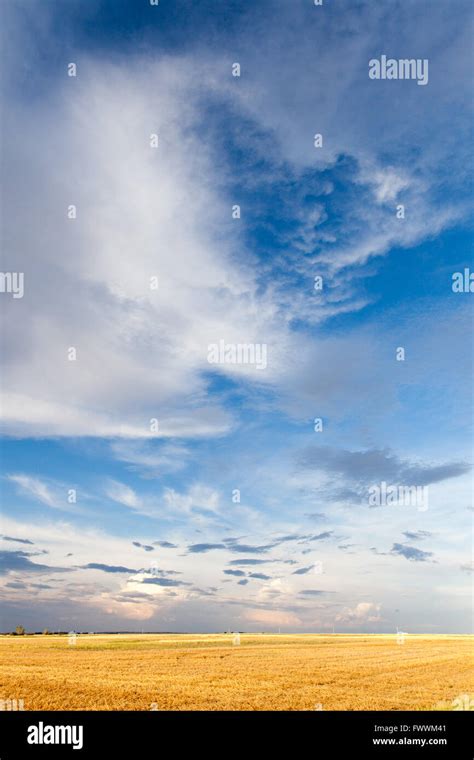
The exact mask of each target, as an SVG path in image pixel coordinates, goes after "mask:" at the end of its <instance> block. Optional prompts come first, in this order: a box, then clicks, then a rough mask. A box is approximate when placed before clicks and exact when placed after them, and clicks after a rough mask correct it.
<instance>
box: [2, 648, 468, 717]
mask: <svg viewBox="0 0 474 760" xmlns="http://www.w3.org/2000/svg"><path fill="white" fill-rule="evenodd" d="M68 642H69V639H68V637H67V636H54V635H53V636H41V635H37V636H21V637H20V636H19V637H8V636H0V656H1V666H0V672H1V677H0V700H1V699H3V700H7V699H16V700H20V699H22V700H23V703H24V709H25V710H155V709H156V710H315V709H323V710H429V709H433V708H437V707H438V709H439V708H440V706H441V709H453V707H452V706H451V703H452V701H453V700H456V698H458V697H460V696H462V695H470V697H471V699H472V695H473V692H474V683H473V669H472V665H473V639H472V637H470V636H455V635H452V636H450V635H441V636H424V635H411V636H407V637H406V639H405V643H404V644H397V639H396V636H395V635H392V636H389V635H370V636H368V635H338V634H336V635H331V636H329V635H328V636H325V635H312V634H311V635H303V634H302V635H290V636H287V635H283V634H282V635H270V634H242V635H241V639H240V642H241V643H240V645H234V644H233V643H232V642H233V636H232V635H225V634H221V635H219V634H216V635H207V634H197V635H190V634H183V635H176V634H166V635H161V634H145V635H125V634H116V635H102V634H96V635H83V636H82V635H78V636H77V639H76V643H75V644H74V645H72V644H69V643H68ZM464 700H465V697H464ZM471 704H472V702H471Z"/></svg>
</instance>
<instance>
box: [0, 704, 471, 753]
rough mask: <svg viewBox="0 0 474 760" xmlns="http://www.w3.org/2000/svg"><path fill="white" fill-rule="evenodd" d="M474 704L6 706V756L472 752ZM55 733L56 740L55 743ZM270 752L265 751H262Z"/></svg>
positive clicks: (2, 735)
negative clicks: (408, 708) (374, 707)
mask: <svg viewBox="0 0 474 760" xmlns="http://www.w3.org/2000/svg"><path fill="white" fill-rule="evenodd" d="M472 718H473V715H472V713H470V712H461V711H460V712H456V711H441V712H324V711H321V712H318V711H314V712H154V711H150V712H33V711H27V712H0V760H17V759H18V758H22V757H24V756H25V755H26V756H27V757H35V756H36V757H53V758H61V759H62V758H67V757H78V758H79V757H81V758H82V757H98V756H101V757H116V758H122V757H124V758H126V757H133V758H139V756H142V755H144V754H145V753H149V752H153V755H157V756H158V755H163V754H164V753H166V755H167V756H168V757H171V756H173V757H174V755H175V754H176V755H178V756H180V755H182V754H183V752H193V754H195V753H196V752H198V753H199V754H200V755H201V754H204V755H211V757H219V758H222V760H225V759H226V757H228V755H231V756H236V755H239V756H244V757H246V756H248V755H249V754H250V755H251V756H252V757H254V756H255V754H256V753H257V752H258V753H260V754H261V756H262V757H265V758H268V755H269V752H278V755H279V756H280V755H281V754H282V751H283V750H285V749H287V750H289V751H291V757H292V758H295V757H299V756H300V755H307V756H308V757H311V758H312V757H314V758H316V757H323V756H327V754H328V753H329V752H331V753H334V754H335V756H337V757H340V756H342V757H346V756H348V757H351V756H352V755H354V756H358V755H361V756H362V757H364V756H366V755H369V754H370V756H371V757H374V756H375V757H376V756H378V757H389V756H390V757H394V756H397V755H399V754H400V753H403V756H406V757H417V758H425V757H426V758H428V757H449V758H456V760H464V758H466V760H467V759H469V760H472V758H473V756H474V753H473V742H472V724H473V721H472ZM51 741H54V742H56V743H50V742H51ZM263 753H264V754H263Z"/></svg>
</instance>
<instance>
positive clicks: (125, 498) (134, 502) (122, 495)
mask: <svg viewBox="0 0 474 760" xmlns="http://www.w3.org/2000/svg"><path fill="white" fill-rule="evenodd" d="M106 494H107V496H108V497H109V499H112V500H113V501H117V502H118V503H119V504H123V505H124V506H126V507H130V508H131V509H137V508H139V507H140V505H141V500H140V499H139V497H138V496H137V494H136V493H135V491H134V490H133V489H132V488H130V487H129V486H126V485H125V484H124V483H119V482H118V481H117V480H111V481H110V482H109V484H108V486H107V488H106Z"/></svg>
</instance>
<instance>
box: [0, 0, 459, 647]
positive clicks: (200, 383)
mask: <svg viewBox="0 0 474 760" xmlns="http://www.w3.org/2000/svg"><path fill="white" fill-rule="evenodd" d="M84 6H86V7H84ZM2 16H3V26H4V49H5V53H4V61H5V68H6V71H7V77H5V83H4V86H3V95H2V98H3V111H4V113H5V128H4V136H3V158H2V162H3V167H4V172H3V173H4V177H5V181H6V187H7V192H6V193H5V194H4V199H3V224H2V237H3V240H2V249H3V251H4V253H3V263H2V271H3V272H22V273H24V295H23V297H22V298H13V297H12V294H11V293H9V292H3V293H0V296H1V297H0V304H1V308H2V311H3V322H2V323H3V325H4V328H3V330H2V353H3V356H4V370H3V377H2V395H3V404H2V407H3V408H2V420H1V431H2V445H1V449H2V479H1V489H2V503H3V509H2V538H1V542H2V546H1V547H0V550H1V557H2V562H1V565H0V568H1V570H0V573H1V575H0V584H1V594H2V606H3V610H4V613H3V616H2V623H1V628H2V629H3V630H9V629H12V628H14V627H15V626H16V625H17V624H19V623H22V624H23V625H25V626H27V627H28V628H31V629H42V628H44V627H46V626H47V627H49V628H51V629H62V630H65V629H67V630H70V629H72V628H74V629H76V630H142V629H145V630H160V631H164V630H173V631H214V630H226V629H232V630H237V629H239V630H249V631H260V630H278V629H280V630H282V631H301V632H305V631H306V632H309V631H321V632H324V631H332V630H333V627H334V628H335V629H336V630H337V631H348V632H366V631H369V632H393V631H395V630H396V628H397V626H398V627H400V628H402V629H403V630H405V631H407V632H412V633H417V632H428V633H438V632H467V631H469V630H470V620H471V609H472V608H471V602H470V589H471V573H472V557H471V541H470V536H471V520H472V506H471V491H472V487H471V483H472V480H471V477H472V476H471V465H472V449H471V437H472V407H471V382H470V377H471V375H472V349H471V343H470V340H471V339H470V329H469V328H470V326H471V318H470V311H469V310H470V299H471V298H472V293H470V292H464V293H456V292H453V289H452V276H453V274H454V273H455V272H462V271H464V268H465V267H469V266H470V267H471V270H472V256H471V254H470V250H471V244H472V216H471V209H470V202H469V201H470V198H471V185H470V169H472V158H471V155H470V151H469V140H470V139H472V134H471V126H470V125H471V123H472V113H471V110H472V109H471V107H470V106H471V105H472V90H471V89H470V80H469V71H470V67H472V53H471V49H470V43H469V34H470V29H472V12H470V10H469V4H468V3H467V2H464V1H463V0H456V2H455V3H451V4H449V6H448V4H446V3H443V2H436V3H432V2H424V0H422V1H420V0H418V1H417V2H410V1H408V2H404V3H403V4H400V3H399V2H392V1H391V0H387V2H384V3H383V6H382V4H380V5H379V4H377V5H374V4H373V3H369V2H357V3H354V2H349V0H345V1H344V2H338V3H335V2H330V1H329V0H327V2H326V0H325V2H324V4H323V6H314V4H313V3H311V2H310V1H309V0H294V1H292V2H291V3H288V2H279V1H278V0H268V1H267V0H263V1H261V2H255V3H251V4H250V3H246V2H238V1H237V0H236V1H235V2H226V3H222V2H214V1H211V0H209V1H208V2H200V3H193V2H189V1H185V0H182V1H178V0H160V3H159V6H157V7H155V6H150V5H149V4H148V3H147V2H145V0H143V2H131V1H129V0H121V1H120V2H115V1H114V0H106V1H105V2H94V1H92V0H91V2H89V3H87V4H84V3H79V2H74V1H72V2H68V4H67V8H66V6H65V4H64V3H59V2H20V0H10V1H9V2H7V3H5V5H4V7H3V9H2ZM381 55H387V56H388V57H394V58H396V59H401V58H415V59H428V61H429V81H428V84H427V85H426V86H418V84H417V82H416V81H414V80H385V81H382V80H372V79H370V78H369V76H368V62H369V60H370V59H372V58H378V57H380V56H381ZM71 62H72V63H75V65H76V69H77V70H76V76H75V77H71V76H68V64H70V63H71ZM236 62H237V63H239V64H240V76H239V77H235V76H233V75H232V66H233V64H234V63H236ZM155 134H156V135H158V147H156V148H154V147H152V146H151V143H150V140H151V135H155ZM315 134H321V135H322V138H323V144H322V147H315V145H314V136H315ZM71 204H73V205H74V206H75V207H76V212H77V218H75V219H70V218H68V214H67V209H68V207H69V206H70V205H71ZM236 204H237V205H238V206H239V207H240V218H233V216H232V209H233V207H234V206H235V205H236ZM400 205H403V207H404V211H405V213H404V217H403V218H399V217H397V210H398V209H399V207H400ZM315 277H322V283H323V286H322V289H319V290H315V287H314V284H315ZM152 278H158V288H157V289H154V288H152V287H151V286H150V284H151V280H152ZM219 341H224V343H225V344H228V345H234V346H236V345H241V344H245V345H251V346H254V347H255V346H260V347H261V346H263V345H264V346H265V351H266V361H265V366H263V365H262V366H260V367H258V366H256V364H255V363H251V362H250V363H236V364H231V363H226V362H221V363H219V364H213V363H209V361H208V355H209V346H210V345H214V344H216V345H217V344H219ZM71 348H73V349H74V350H75V352H76V358H75V360H73V361H70V360H69V356H70V353H68V352H70V349H71ZM400 348H402V349H403V350H404V352H405V358H404V360H403V361H399V360H397V350H398V349H400ZM316 419H321V420H322V430H315V420H316ZM150 420H157V421H158V429H151V428H150ZM382 482H385V483H387V484H388V485H389V486H393V487H397V488H398V487H400V486H401V487H417V488H419V489H427V490H426V491H423V494H425V497H426V498H425V501H426V503H423V505H422V508H419V505H418V506H416V505H413V504H411V503H405V502H404V501H403V499H402V498H400V499H399V500H398V501H397V503H396V504H382V505H380V506H378V507H375V508H374V507H373V506H370V504H369V500H368V494H369V492H370V489H371V488H373V487H378V486H379V485H380V484H381V483H382ZM428 494H429V496H428Z"/></svg>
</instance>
